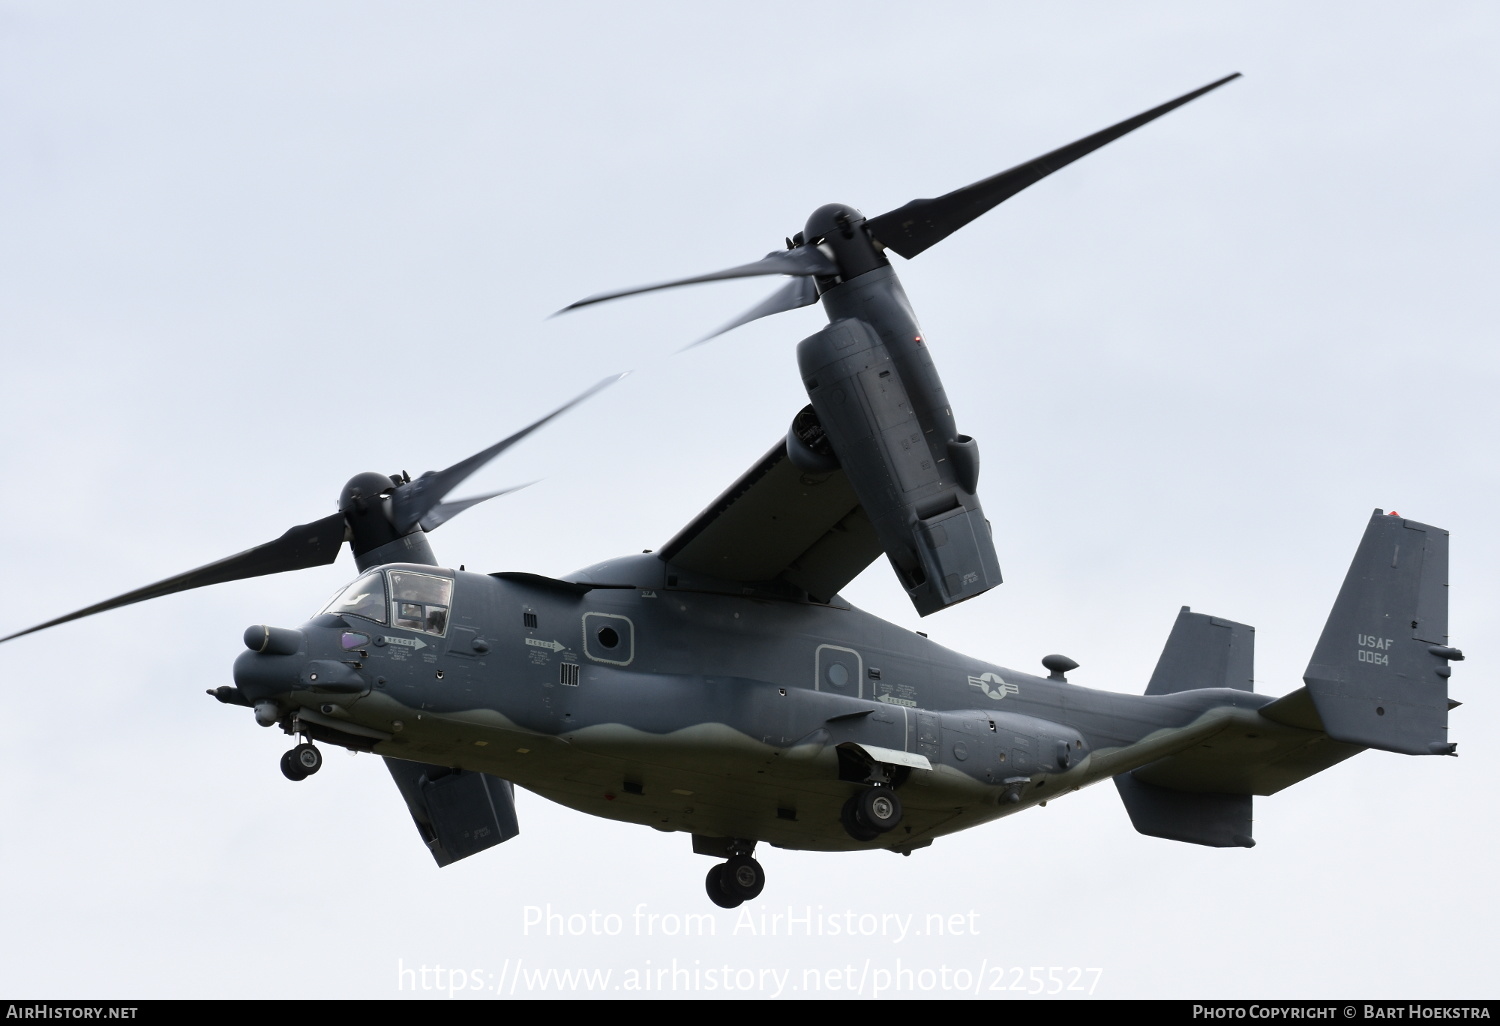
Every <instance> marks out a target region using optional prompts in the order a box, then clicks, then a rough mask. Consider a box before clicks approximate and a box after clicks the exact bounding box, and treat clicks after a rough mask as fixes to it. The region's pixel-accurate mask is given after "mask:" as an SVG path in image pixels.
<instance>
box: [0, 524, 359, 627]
mask: <svg viewBox="0 0 1500 1026" xmlns="http://www.w3.org/2000/svg"><path fill="white" fill-rule="evenodd" d="M344 531H345V525H344V514H342V513H335V514H333V515H332V516H327V517H324V518H323V519H322V520H315V521H313V522H312V523H310V524H302V525H301V526H299V527H294V528H292V529H291V530H289V531H287V532H286V533H285V534H283V535H282V536H281V537H280V538H277V539H276V540H275V541H270V542H266V543H265V544H264V545H257V546H256V547H255V548H253V549H246V550H245V551H244V552H241V553H238V554H237V555H233V556H229V557H227V558H225V559H221V560H218V561H217V562H214V563H209V564H207V565H205V566H200V567H198V569H196V570H189V571H188V572H187V573H182V574H178V575H177V576H176V577H168V578H167V579H166V580H165V581H157V582H156V583H155V584H150V585H147V586H146V587H144V588H137V589H136V590H135V591H131V592H126V593H125V594H124V595H120V596H117V597H116V598H112V599H110V600H108V601H107V602H100V603H99V604H98V605H93V606H89V607H88V608H87V609H80V610H78V612H76V613H69V614H68V615H67V616H59V617H58V618H57V619H56V620H48V621H47V622H46V623H41V624H37V625H36V626H35V627H28V628H27V629H26V630H24V631H17V632H16V633H15V634H11V635H9V636H7V637H4V638H0V642H5V641H10V640H11V639H12V638H19V637H21V636H22V635H25V634H31V633H33V632H35V631H40V630H45V629H46V628H48V627H56V626H57V625H58V624H60V623H67V622H68V621H69V620H78V619H82V618H83V617H85V616H93V615H94V614H95V613H103V612H105V611H107V610H110V609H119V608H120V607H121V606H128V605H133V604H134V603H136V602H144V601H146V599H153V598H160V597H162V596H163V595H173V594H176V593H177V592H179V591H191V590H192V589H193V588H202V587H205V586H207V585H210V584H223V583H225V582H226V581H242V580H245V579H246V578H249V577H265V576H267V575H269V574H280V573H285V572H286V571H288V570H305V569H306V568H308V567H310V566H323V565H325V564H328V563H332V562H333V561H334V560H335V559H337V558H338V555H339V547H340V546H342V545H343V543H344Z"/></svg>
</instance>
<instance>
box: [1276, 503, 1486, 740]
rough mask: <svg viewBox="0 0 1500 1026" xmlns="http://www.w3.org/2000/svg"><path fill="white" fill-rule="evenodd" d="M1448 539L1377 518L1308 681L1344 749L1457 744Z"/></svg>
mask: <svg viewBox="0 0 1500 1026" xmlns="http://www.w3.org/2000/svg"><path fill="white" fill-rule="evenodd" d="M1462 658H1463V653H1462V652H1460V651H1458V650H1457V649H1454V648H1449V647H1448V532H1447V531H1444V530H1441V529H1440V528H1436V527H1430V526H1428V525H1427V524H1419V523H1417V522H1416V521H1414V520H1405V519H1403V518H1401V517H1400V516H1398V515H1397V514H1395V513H1392V514H1389V515H1385V514H1384V513H1383V512H1382V511H1381V510H1378V509H1377V510H1376V511H1375V513H1374V515H1373V516H1372V517H1371V519H1370V523H1369V526H1368V527H1366V528H1365V535H1364V538H1363V539H1362V540H1361V541H1360V543H1359V549H1358V551H1356V552H1355V554H1354V562H1353V563H1352V564H1351V565H1350V567H1349V574H1348V576H1347V577H1345V578H1344V586H1343V588H1342V589H1341V590H1340V591H1339V595H1338V598H1337V599H1336V600H1335V601H1334V603H1333V611H1332V612H1331V613H1329V614H1328V624H1327V626H1325V627H1324V628H1323V635H1322V637H1320V638H1319V639H1318V645H1317V648H1315V649H1314V650H1313V656H1312V661H1311V662H1310V663H1308V666H1307V673H1306V674H1305V675H1304V676H1303V678H1302V679H1303V680H1304V681H1306V682H1307V690H1308V693H1309V694H1310V695H1311V696H1312V700H1313V705H1314V706H1315V707H1316V708H1317V711H1318V717H1319V719H1321V720H1322V722H1323V729H1324V731H1325V732H1326V733H1327V734H1328V736H1329V737H1331V738H1333V739H1334V740H1335V741H1344V742H1347V743H1349V744H1357V745H1364V746H1367V747H1369V748H1381V749H1384V750H1386V751H1388V752H1400V753H1403V754H1406V755H1451V754H1453V752H1454V749H1455V748H1456V747H1457V746H1456V745H1453V744H1450V743H1449V742H1448V709H1449V702H1448V673H1449V670H1448V661H1449V660H1450V659H1452V660H1458V659H1462Z"/></svg>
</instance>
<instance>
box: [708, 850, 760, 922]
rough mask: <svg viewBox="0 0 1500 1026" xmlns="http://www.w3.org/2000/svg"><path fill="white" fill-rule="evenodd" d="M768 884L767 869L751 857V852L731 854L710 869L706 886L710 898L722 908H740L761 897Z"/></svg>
mask: <svg viewBox="0 0 1500 1026" xmlns="http://www.w3.org/2000/svg"><path fill="white" fill-rule="evenodd" d="M765 886H766V871H765V870H764V869H762V868H761V866H760V863H759V862H756V861H755V859H753V858H751V857H750V854H749V852H742V853H739V854H736V855H731V856H730V858H729V861H728V862H721V863H719V864H718V865H717V866H715V867H714V868H712V869H710V870H709V871H708V878H707V879H706V880H705V881H704V887H705V889H706V890H707V891H708V900H709V901H712V902H713V903H714V904H715V905H718V906H719V907H720V908H738V907H739V906H740V905H742V904H744V903H745V902H747V901H753V900H754V899H756V898H758V897H760V892H761V891H763V890H764V889H765Z"/></svg>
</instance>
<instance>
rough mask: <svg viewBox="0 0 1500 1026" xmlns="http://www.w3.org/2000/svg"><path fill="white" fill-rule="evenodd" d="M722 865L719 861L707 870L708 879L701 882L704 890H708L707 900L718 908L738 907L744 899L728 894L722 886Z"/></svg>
mask: <svg viewBox="0 0 1500 1026" xmlns="http://www.w3.org/2000/svg"><path fill="white" fill-rule="evenodd" d="M724 865H725V863H723V862H720V863H719V864H718V865H717V866H715V867H714V868H712V869H710V870H709V871H708V879H707V880H705V881H704V882H703V884H704V890H706V891H708V900H709V901H711V902H713V903H714V904H715V905H717V906H719V907H720V908H739V907H740V906H741V905H742V904H744V900H745V899H743V898H732V897H730V896H729V892H728V891H727V890H726V889H725V887H724Z"/></svg>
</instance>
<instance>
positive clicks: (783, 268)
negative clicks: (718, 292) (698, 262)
mask: <svg viewBox="0 0 1500 1026" xmlns="http://www.w3.org/2000/svg"><path fill="white" fill-rule="evenodd" d="M838 271H839V267H838V264H836V263H834V261H833V259H832V258H831V257H829V256H828V255H827V254H826V253H824V252H823V251H822V250H820V249H818V248H817V247H815V246H799V247H798V248H796V249H784V250H781V249H779V250H776V251H775V252H772V253H767V254H766V255H765V257H763V258H762V259H760V260H757V261H755V262H754V263H749V264H741V265H740V266H738V267H731V268H729V269H728V270H725V271H714V272H713V273H712V274H700V275H697V276H695V277H692V278H678V279H677V280H676V281H664V282H660V283H659V284H656V285H637V286H635V287H634V288H628V289H616V290H615V291H613V292H599V293H596V294H595V295H592V296H589V297H588V298H587V299H580V300H579V301H578V302H576V303H570V304H569V305H567V306H565V307H563V308H562V309H561V310H559V311H557V312H558V313H567V312H568V311H569V310H577V309H578V308H579V307H581V306H590V305H592V304H594V303H603V302H606V301H608V300H611V299H619V298H621V297H622V296H634V295H636V294H637V293H641V292H655V291H656V290H657V289H671V288H676V287H677V286H678V285H696V284H698V283H699V282H703V281H723V280H725V279H728V278H754V277H756V276H758V275H763V274H796V275H816V274H837V273H838Z"/></svg>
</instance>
